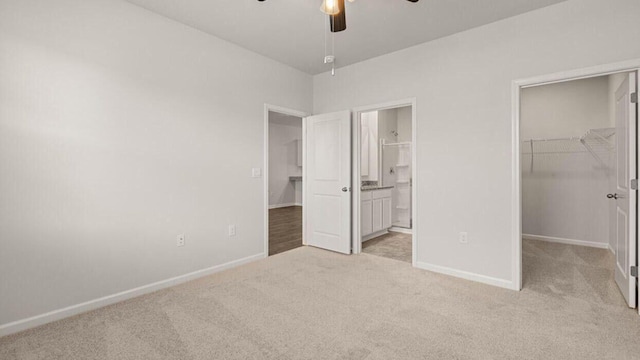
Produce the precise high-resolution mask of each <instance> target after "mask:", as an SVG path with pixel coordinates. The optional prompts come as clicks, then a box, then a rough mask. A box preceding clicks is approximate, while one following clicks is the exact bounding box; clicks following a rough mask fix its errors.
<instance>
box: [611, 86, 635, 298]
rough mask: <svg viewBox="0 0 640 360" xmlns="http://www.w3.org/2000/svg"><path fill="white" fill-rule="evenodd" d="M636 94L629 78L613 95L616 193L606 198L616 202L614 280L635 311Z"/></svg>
mask: <svg viewBox="0 0 640 360" xmlns="http://www.w3.org/2000/svg"><path fill="white" fill-rule="evenodd" d="M635 92H636V74H635V73H632V74H629V76H628V77H627V79H625V81H624V82H623V83H622V85H620V87H619V88H618V90H617V91H616V166H617V169H616V193H615V194H609V195H608V196H609V198H611V199H613V200H615V202H616V244H615V251H616V269H615V279H616V283H617V284H618V286H619V287H620V291H622V294H623V295H624V297H625V299H626V300H627V303H628V304H629V306H630V307H636V302H637V299H636V278H635V277H634V276H631V266H636V247H637V238H636V219H637V218H636V215H637V214H636V201H637V192H636V191H634V190H632V189H631V179H636V178H637V176H636V175H637V172H636V171H637V170H636V158H637V147H636V142H637V133H636V113H637V108H636V104H634V103H633V102H632V100H631V94H633V93H635Z"/></svg>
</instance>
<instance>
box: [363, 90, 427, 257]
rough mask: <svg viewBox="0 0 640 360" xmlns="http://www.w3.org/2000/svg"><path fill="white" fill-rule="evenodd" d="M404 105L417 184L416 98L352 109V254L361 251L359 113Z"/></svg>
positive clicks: (415, 209)
mask: <svg viewBox="0 0 640 360" xmlns="http://www.w3.org/2000/svg"><path fill="white" fill-rule="evenodd" d="M405 106H411V162H412V164H411V165H412V169H411V172H412V174H411V176H412V179H413V184H418V183H419V182H418V176H417V174H418V162H417V160H416V159H417V158H418V152H417V151H416V150H417V149H416V146H417V134H418V131H417V121H416V119H417V115H416V114H417V107H416V98H408V99H402V100H396V101H389V102H385V103H380V104H373V105H366V106H360V107H356V108H354V109H353V110H352V111H353V114H354V116H353V121H352V126H353V131H352V134H353V137H352V141H351V142H352V144H353V147H352V149H353V150H352V159H353V160H352V163H353V172H352V174H353V182H354V184H353V185H352V188H353V189H354V191H353V193H352V196H353V197H352V201H353V204H354V206H353V211H352V224H353V229H352V233H353V235H352V237H353V240H352V245H351V246H352V252H353V253H354V254H359V253H361V252H362V236H361V231H360V230H361V229H360V227H361V226H362V225H361V219H360V193H361V190H360V179H361V176H360V149H362V147H361V146H360V126H359V124H360V114H361V113H364V112H369V111H376V110H377V111H380V110H386V109H395V108H401V107H405ZM416 188H417V187H416V186H413V187H412V188H411V202H412V206H411V218H412V219H413V229H412V231H413V237H412V240H411V256H412V261H411V263H412V265H413V266H414V267H416V266H417V265H416V264H417V252H418V251H417V239H418V224H417V221H416V219H417V218H418V201H417V199H418V195H417V193H418V191H417V190H416Z"/></svg>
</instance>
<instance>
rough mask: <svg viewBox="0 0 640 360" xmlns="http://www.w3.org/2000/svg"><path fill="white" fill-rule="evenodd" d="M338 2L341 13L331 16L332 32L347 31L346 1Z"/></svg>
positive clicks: (339, 0) (338, 0) (340, 0)
mask: <svg viewBox="0 0 640 360" xmlns="http://www.w3.org/2000/svg"><path fill="white" fill-rule="evenodd" d="M336 1H337V2H338V9H339V10H340V12H339V13H337V14H336V15H331V16H329V23H330V24H331V32H340V31H344V30H346V29H347V15H346V12H345V7H344V0H336Z"/></svg>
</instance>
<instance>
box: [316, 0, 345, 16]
mask: <svg viewBox="0 0 640 360" xmlns="http://www.w3.org/2000/svg"><path fill="white" fill-rule="evenodd" d="M343 4H344V2H343ZM320 11H322V12H323V13H325V14H327V15H337V14H338V13H339V12H340V8H339V7H338V0H323V1H322V5H320Z"/></svg>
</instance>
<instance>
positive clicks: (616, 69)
mask: <svg viewBox="0 0 640 360" xmlns="http://www.w3.org/2000/svg"><path fill="white" fill-rule="evenodd" d="M632 71H636V73H637V74H640V59H634V60H630V61H623V62H617V63H611V64H604V65H598V66H593V67H589V68H582V69H575V70H568V71H562V72H557V73H552V74H547V75H541V76H535V77H531V78H524V79H518V80H514V81H513V82H512V85H511V99H512V100H511V105H512V106H511V119H512V123H511V129H512V134H511V139H512V142H511V155H512V157H511V162H512V163H511V167H512V169H513V172H512V176H511V189H512V191H511V198H512V205H511V216H512V219H511V224H512V229H511V232H512V235H511V236H512V259H513V261H512V264H511V277H512V279H513V289H514V290H518V291H520V290H522V173H521V164H520V140H521V137H520V100H521V99H520V93H521V90H522V89H525V88H530V87H536V86H541V85H549V84H555V83H561V82H567V81H572V80H581V79H588V78H593V77H598V76H606V75H612V74H616V73H621V72H632ZM636 76H638V75H636ZM636 196H637V192H636ZM636 224H638V216H637V212H636ZM636 241H637V232H636ZM637 251H638V249H637V247H636V259H637V258H638V257H637V256H638V253H637ZM638 308H639V311H640V306H639V307H638Z"/></svg>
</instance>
